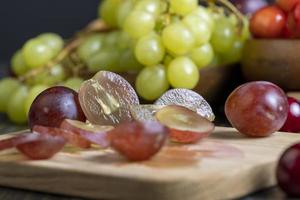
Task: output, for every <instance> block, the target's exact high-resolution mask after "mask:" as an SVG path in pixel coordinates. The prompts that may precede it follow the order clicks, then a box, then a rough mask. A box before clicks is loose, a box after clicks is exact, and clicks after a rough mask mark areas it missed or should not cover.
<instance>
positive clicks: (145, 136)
mask: <svg viewBox="0 0 300 200" xmlns="http://www.w3.org/2000/svg"><path fill="white" fill-rule="evenodd" d="M168 133H169V130H168V128H166V127H165V126H163V125H161V124H160V123H158V122H155V121H149V122H127V123H124V124H121V125H119V126H117V127H116V128H115V129H113V130H112V131H110V132H109V135H110V139H111V146H112V147H113V148H114V149H115V150H116V151H118V152H119V153H121V154H122V155H123V156H125V157H126V158H127V159H128V160H131V161H142V160H148V159H150V158H151V157H153V156H154V155H155V154H156V153H157V152H158V151H159V150H160V149H161V148H162V147H163V145H164V143H165V141H166V139H167V137H168Z"/></svg>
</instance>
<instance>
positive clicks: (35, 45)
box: [22, 39, 54, 68]
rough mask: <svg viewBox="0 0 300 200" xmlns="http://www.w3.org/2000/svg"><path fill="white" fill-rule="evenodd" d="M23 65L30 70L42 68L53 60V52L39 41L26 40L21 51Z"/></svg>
mask: <svg viewBox="0 0 300 200" xmlns="http://www.w3.org/2000/svg"><path fill="white" fill-rule="evenodd" d="M22 52H23V53H22V54H23V57H24V60H25V63H26V65H27V66H29V67H30V68H36V67H42V66H44V65H45V64H46V63H48V62H49V61H50V60H51V59H52V58H53V55H54V53H53V50H52V49H51V48H50V47H49V46H47V45H46V44H44V43H43V42H42V41H41V40H40V39H31V40H28V41H27V42H26V43H25V45H24V47H23V50H22Z"/></svg>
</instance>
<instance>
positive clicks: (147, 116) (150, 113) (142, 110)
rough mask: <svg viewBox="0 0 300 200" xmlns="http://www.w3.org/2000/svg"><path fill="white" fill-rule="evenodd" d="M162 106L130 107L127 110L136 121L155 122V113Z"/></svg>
mask: <svg viewBox="0 0 300 200" xmlns="http://www.w3.org/2000/svg"><path fill="white" fill-rule="evenodd" d="M163 107H164V106H161V105H153V104H147V105H131V106H130V108H129V110H130V113H131V115H132V117H133V118H134V119H135V120H137V121H142V122H143V121H157V120H156V118H155V116H154V115H155V113H156V112H157V111H158V110H160V109H162V108H163Z"/></svg>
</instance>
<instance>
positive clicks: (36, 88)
mask: <svg viewBox="0 0 300 200" xmlns="http://www.w3.org/2000/svg"><path fill="white" fill-rule="evenodd" d="M47 88H48V86H45V85H35V86H33V87H32V88H31V89H30V90H29V92H28V95H27V97H26V99H25V112H26V114H28V112H29V110H30V107H31V104H32V103H33V101H34V100H35V98H36V97H37V96H38V95H39V94H40V93H41V92H43V91H44V90H46V89H47Z"/></svg>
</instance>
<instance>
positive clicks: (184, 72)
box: [167, 56, 199, 89]
mask: <svg viewBox="0 0 300 200" xmlns="http://www.w3.org/2000/svg"><path fill="white" fill-rule="evenodd" d="M167 77H168V80H169V82H170V84H171V85H172V86H173V87H174V88H186V89H193V88H194V87H196V85H197V83H198V81H199V70H198V68H197V66H196V65H195V63H194V62H193V61H192V60H191V59H189V58H188V57H184V56H183V57H177V58H175V59H174V60H173V61H172V62H171V63H170V65H169V66H168V71H167Z"/></svg>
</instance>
